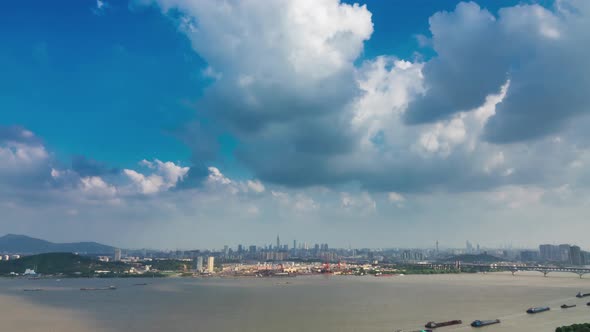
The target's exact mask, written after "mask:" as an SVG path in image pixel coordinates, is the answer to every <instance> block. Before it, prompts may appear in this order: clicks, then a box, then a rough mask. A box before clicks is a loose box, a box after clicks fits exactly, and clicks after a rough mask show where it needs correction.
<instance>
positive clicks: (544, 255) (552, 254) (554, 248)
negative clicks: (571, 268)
mask: <svg viewBox="0 0 590 332" xmlns="http://www.w3.org/2000/svg"><path fill="white" fill-rule="evenodd" d="M539 258H540V260H542V261H548V262H559V263H567V264H571V265H587V264H590V253H589V252H586V251H582V250H581V249H580V247H578V246H575V245H574V246H572V245H569V244H559V245H553V244H542V245H540V246H539Z"/></svg>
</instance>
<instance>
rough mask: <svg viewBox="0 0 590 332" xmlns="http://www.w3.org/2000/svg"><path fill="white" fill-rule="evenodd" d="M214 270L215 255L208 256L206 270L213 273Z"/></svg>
mask: <svg viewBox="0 0 590 332" xmlns="http://www.w3.org/2000/svg"><path fill="white" fill-rule="evenodd" d="M214 271H215V257H213V256H209V258H208V259H207V272H209V273H213V272H214Z"/></svg>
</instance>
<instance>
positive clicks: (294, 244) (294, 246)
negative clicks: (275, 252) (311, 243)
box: [293, 240, 297, 250]
mask: <svg viewBox="0 0 590 332" xmlns="http://www.w3.org/2000/svg"><path fill="white" fill-rule="evenodd" d="M295 249H297V240H293V250H295Z"/></svg>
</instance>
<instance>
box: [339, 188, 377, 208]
mask: <svg viewBox="0 0 590 332" xmlns="http://www.w3.org/2000/svg"><path fill="white" fill-rule="evenodd" d="M340 206H341V207H342V208H344V209H352V210H357V211H359V212H364V213H373V212H375V211H376V210H377V202H375V200H374V199H373V197H371V195H370V194H369V193H368V192H361V193H359V194H351V193H349V192H342V193H340Z"/></svg>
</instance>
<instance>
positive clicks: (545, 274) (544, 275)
mask: <svg viewBox="0 0 590 332" xmlns="http://www.w3.org/2000/svg"><path fill="white" fill-rule="evenodd" d="M541 273H543V277H545V278H547V274H549V271H541Z"/></svg>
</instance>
